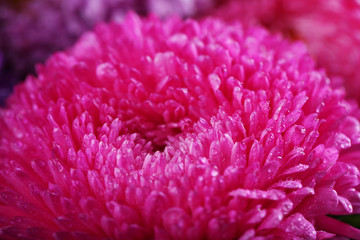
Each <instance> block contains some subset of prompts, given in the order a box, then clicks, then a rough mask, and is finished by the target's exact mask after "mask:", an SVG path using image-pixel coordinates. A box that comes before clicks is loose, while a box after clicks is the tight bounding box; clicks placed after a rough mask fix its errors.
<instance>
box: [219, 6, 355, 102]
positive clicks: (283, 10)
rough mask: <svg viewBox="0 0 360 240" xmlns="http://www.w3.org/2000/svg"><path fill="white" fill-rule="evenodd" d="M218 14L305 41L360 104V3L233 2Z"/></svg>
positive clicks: (322, 63)
mask: <svg viewBox="0 0 360 240" xmlns="http://www.w3.org/2000/svg"><path fill="white" fill-rule="evenodd" d="M214 14H215V15H217V16H221V17H222V18H223V19H225V20H227V21H233V20H236V19H238V20H239V19H240V20H241V21H245V22H247V23H249V24H259V23H260V24H262V25H264V26H266V27H267V28H269V29H271V30H274V31H280V32H282V33H283V34H286V35H288V36H291V37H295V38H299V39H301V40H304V41H305V42H306V44H307V46H308V48H309V51H310V53H311V55H312V57H314V58H315V59H316V62H317V64H318V66H319V67H323V68H325V69H326V71H327V72H328V74H330V75H331V76H334V77H336V76H340V77H342V78H343V79H344V80H345V87H346V90H347V92H348V96H350V97H356V98H357V99H358V100H359V101H360V94H359V92H360V71H359V70H358V66H359V65H360V3H359V1H357V0H331V1H322V0H292V1H286V0H269V1H267V0H232V1H228V3H227V4H225V6H223V7H222V8H220V9H219V10H217V12H216V13H214ZM334 81H335V80H334ZM338 82H339V81H338V80H336V83H335V84H338Z"/></svg>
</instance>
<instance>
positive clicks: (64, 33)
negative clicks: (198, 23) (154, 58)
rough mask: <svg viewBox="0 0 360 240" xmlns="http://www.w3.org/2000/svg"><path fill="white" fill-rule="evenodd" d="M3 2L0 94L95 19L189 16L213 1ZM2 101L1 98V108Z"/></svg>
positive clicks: (37, 0)
mask: <svg viewBox="0 0 360 240" xmlns="http://www.w3.org/2000/svg"><path fill="white" fill-rule="evenodd" d="M15 3H16V5H15V6H14V0H1V1H0V36H1V37H0V51H1V50H2V51H4V61H5V65H6V66H5V67H4V68H3V69H0V91H5V90H6V92H8V91H10V90H11V88H12V86H13V85H15V83H17V82H19V81H22V80H24V78H25V76H26V75H27V74H29V73H33V72H34V65H35V63H38V62H43V61H44V60H45V59H46V58H47V57H48V56H49V55H50V54H52V53H54V52H55V51H59V50H62V49H64V48H65V47H68V46H70V45H72V44H73V43H74V42H75V41H76V39H77V38H78V37H79V36H80V35H81V34H82V33H84V32H85V31H87V30H89V29H91V28H93V26H94V24H95V23H97V22H98V21H120V20H121V19H122V18H123V16H124V15H125V12H127V11H128V10H129V9H132V10H134V11H137V12H139V13H142V14H146V13H148V12H150V11H151V12H156V13H158V14H160V15H161V16H166V15H169V14H180V15H182V16H192V15H195V14H197V13H198V12H204V11H205V10H207V9H210V8H211V6H212V1H211V0H196V1H184V0H166V1H164V0H61V1H59V0H46V1H44V0H26V1H25V0H19V1H15ZM2 101H3V99H1V98H0V105H1V103H2Z"/></svg>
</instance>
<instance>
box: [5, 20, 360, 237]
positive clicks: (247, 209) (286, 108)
mask: <svg viewBox="0 0 360 240" xmlns="http://www.w3.org/2000/svg"><path fill="white" fill-rule="evenodd" d="M314 65H315V64H314V62H313V61H312V60H311V58H310V56H309V55H308V54H307V51H306V47H305V46H304V45H303V44H302V43H289V42H288V41H286V40H284V39H283V38H282V37H281V36H279V35H271V34H269V33H268V32H267V31H266V30H264V29H262V28H248V29H244V28H243V27H242V25H241V24H240V23H234V24H231V25H225V24H224V23H223V22H221V21H219V20H216V19H205V20H202V21H200V22H197V21H194V20H186V21H182V20H180V19H178V18H171V19H168V20H166V21H161V20H159V19H157V18H156V17H149V18H148V19H144V20H142V19H140V18H138V17H137V16H136V15H129V16H128V17H127V18H126V19H125V21H124V22H123V23H121V24H116V23H113V24H110V25H106V24H100V25H98V26H97V28H96V30H95V31H94V32H89V33H86V34H85V35H83V36H82V37H81V39H80V40H79V41H78V42H77V43H76V44H75V46H74V47H72V48H71V49H69V50H68V51H66V52H62V53H57V54H55V55H53V56H52V57H51V58H50V59H49V60H48V61H47V62H46V64H45V66H38V71H37V72H38V75H37V77H32V76H30V77H28V78H27V80H26V82H25V83H24V84H21V85H19V86H17V87H16V89H15V93H14V94H13V95H12V96H11V97H10V98H9V101H8V106H7V108H6V109H2V110H0V227H1V231H0V237H1V238H3V239H19V238H30V239H32V238H33V239H53V238H54V239H71V238H77V239H104V238H106V239H255V238H256V237H257V238H256V239H268V238H274V239H316V238H317V239H324V238H329V237H332V236H334V234H339V235H343V236H346V237H354V236H355V237H354V238H356V234H359V231H358V230H356V229H354V228H352V227H350V226H347V225H345V226H344V227H342V228H334V227H333V226H334V221H335V222H336V220H334V219H332V218H329V217H326V215H327V214H342V215H345V214H353V213H359V212H360V197H359V195H360V194H359V190H360V188H359V184H360V179H359V169H358V166H359V164H360V163H359V161H358V160H356V158H352V157H349V156H350V155H351V154H353V152H352V153H347V155H343V154H342V153H341V152H342V151H344V150H346V149H348V148H349V147H350V146H351V145H352V144H356V143H358V142H359V141H360V135H359V134H360V124H359V122H358V120H356V118H354V117H353V112H354V111H357V108H355V107H354V105H352V104H351V103H349V102H348V101H346V100H344V92H343V90H341V89H337V88H332V87H331V86H330V80H329V78H328V77H327V76H326V74H325V73H324V71H320V70H317V69H315V68H314ZM349 154H350V155H349Z"/></svg>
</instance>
